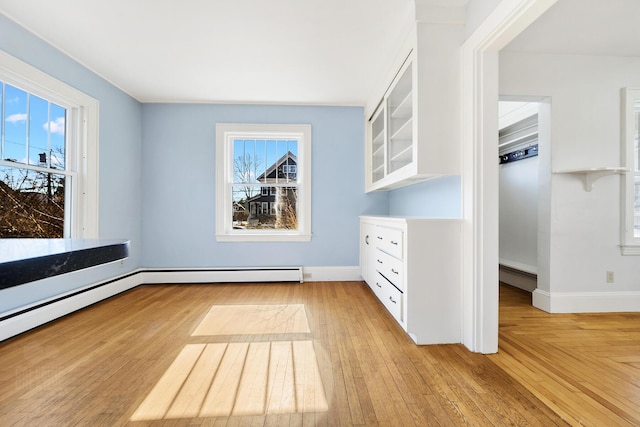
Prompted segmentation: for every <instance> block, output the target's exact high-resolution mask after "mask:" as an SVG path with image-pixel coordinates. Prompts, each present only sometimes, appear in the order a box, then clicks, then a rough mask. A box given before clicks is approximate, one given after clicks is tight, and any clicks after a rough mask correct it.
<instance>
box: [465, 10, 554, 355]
mask: <svg viewBox="0 0 640 427" xmlns="http://www.w3.org/2000/svg"><path fill="white" fill-rule="evenodd" d="M556 1H557V0H503V1H502V2H500V3H499V4H498V5H497V6H496V8H495V9H494V10H493V12H492V13H491V14H490V15H489V16H488V17H487V18H486V19H485V21H484V22H483V23H482V24H481V25H480V26H479V27H478V29H477V30H476V31H474V33H473V34H471V36H469V38H468V39H467V40H466V41H465V42H464V44H463V45H462V49H461V66H462V72H461V74H462V97H461V100H460V102H461V104H460V105H461V110H462V153H463V158H462V165H463V171H462V211H463V217H464V227H463V268H462V307H463V315H462V317H463V318H462V339H463V344H464V345H465V346H466V347H467V348H468V349H469V350H471V351H474V352H479V353H495V352H497V351H498V243H497V242H498V239H497V236H498V198H497V193H498V191H497V190H498V162H496V158H497V155H498V144H497V141H498V100H499V97H498V90H499V88H498V83H499V80H498V52H499V51H500V49H502V48H503V47H504V46H506V45H507V44H508V43H509V42H510V41H511V40H513V39H514V38H515V37H516V36H517V35H518V34H520V33H521V32H522V31H523V30H524V29H525V28H526V27H528V26H529V25H530V24H531V23H532V22H533V21H535V20H536V19H537V18H538V17H539V16H540V15H542V14H543V13H544V12H545V11H547V10H548V9H549V8H550V7H551V6H552V5H553V4H555V3H556Z"/></svg>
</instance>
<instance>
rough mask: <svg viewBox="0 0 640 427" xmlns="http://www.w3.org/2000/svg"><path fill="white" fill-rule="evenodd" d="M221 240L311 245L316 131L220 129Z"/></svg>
mask: <svg viewBox="0 0 640 427" xmlns="http://www.w3.org/2000/svg"><path fill="white" fill-rule="evenodd" d="M216 205H217V206H216V238H217V239H218V240H219V241H225V242H233V241H236V242H238V241H244V242H249V241H253V242H259V241H262V242H273V241H291V242H304V241H309V240H311V126H310V125H300V124H295V125H290V124H283V125H279V124H245V123H217V124H216Z"/></svg>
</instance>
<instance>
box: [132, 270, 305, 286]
mask: <svg viewBox="0 0 640 427" xmlns="http://www.w3.org/2000/svg"><path fill="white" fill-rule="evenodd" d="M303 281H304V275H303V272H302V267H238V268H208V269H185V270H182V269H180V270H174V269H172V270H166V269H158V270H154V269H148V268H147V269H145V270H144V283H238V282H300V283H302V282H303Z"/></svg>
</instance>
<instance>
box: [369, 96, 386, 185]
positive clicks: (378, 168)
mask: <svg viewBox="0 0 640 427" xmlns="http://www.w3.org/2000/svg"><path fill="white" fill-rule="evenodd" d="M384 132H385V126H384V110H383V109H382V108H381V109H380V110H378V112H376V114H375V116H374V119H373V122H372V124H371V138H372V145H371V175H372V176H371V180H372V181H373V182H376V181H378V180H380V179H382V178H383V177H384Z"/></svg>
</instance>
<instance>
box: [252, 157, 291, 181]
mask: <svg viewBox="0 0 640 427" xmlns="http://www.w3.org/2000/svg"><path fill="white" fill-rule="evenodd" d="M288 159H291V160H293V161H294V163H293V164H297V163H298V158H297V157H296V156H295V154H293V153H292V152H291V151H287V153H286V154H285V155H283V156H282V157H280V158H279V159H278V160H277V161H276V162H274V163H273V164H272V165H271V166H270V167H269V168H268V169H267V170H266V171H264V173H262V174H260V176H258V178H257V180H258V181H260V180H261V179H266V178H268V177H269V175H271V173H272V172H273V171H274V170H276V169H277V168H278V167H279V166H281V165H282V164H283V163H285V162H286V161H287V160H288Z"/></svg>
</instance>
